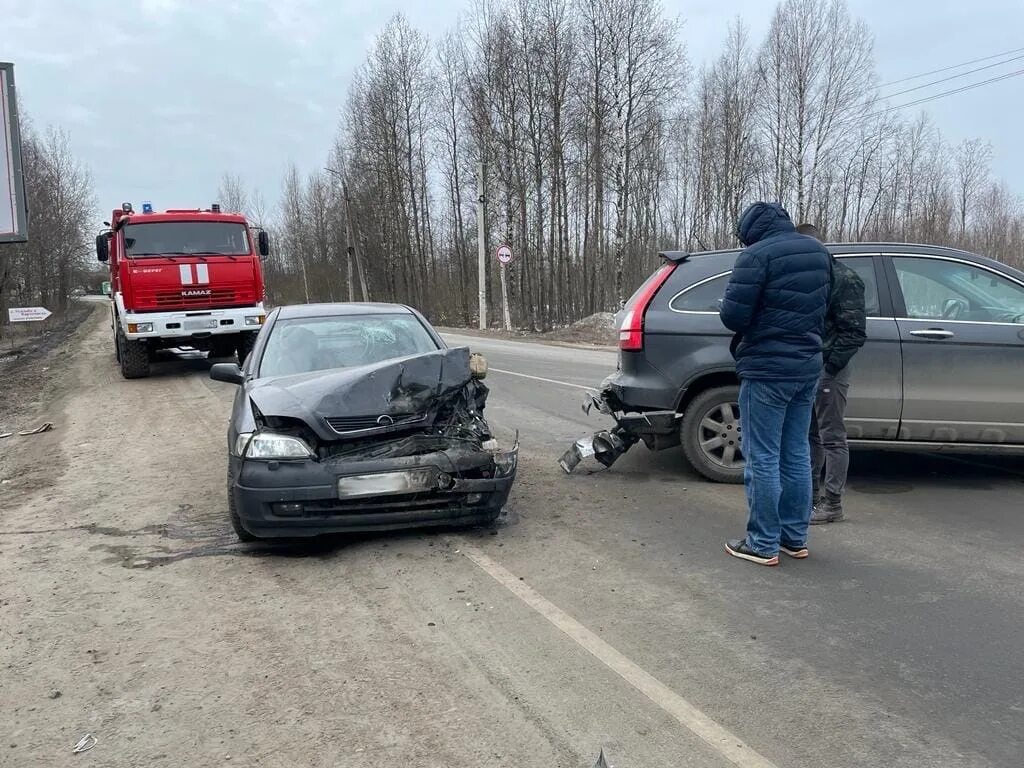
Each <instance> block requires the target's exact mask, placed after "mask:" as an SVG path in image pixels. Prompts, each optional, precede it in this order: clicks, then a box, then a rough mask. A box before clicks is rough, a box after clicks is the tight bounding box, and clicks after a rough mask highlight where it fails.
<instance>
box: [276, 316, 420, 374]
mask: <svg viewBox="0 0 1024 768" xmlns="http://www.w3.org/2000/svg"><path fill="white" fill-rule="evenodd" d="M436 349H438V346H437V344H436V343H435V342H434V339H433V338H432V337H431V335H430V334H429V333H428V332H427V329H426V328H424V327H423V324H422V323H421V322H420V321H419V319H418V318H416V317H415V316H414V315H405V314H393V315H391V314H387V315H338V316H335V317H301V318H292V319H289V320H278V321H277V322H276V323H275V324H274V327H273V329H272V330H271V333H270V338H268V339H267V345H266V348H265V349H264V350H263V359H262V361H261V362H260V371H259V375H260V377H265V376H292V375H295V374H300V373H311V372H313V371H324V370H330V369H332V368H353V367H356V366H360V365H370V364H373V363H381V362H384V361H385V360H392V359H394V358H398V357H407V356H409V355H419V354H423V353H425V352H433V351H434V350H436Z"/></svg>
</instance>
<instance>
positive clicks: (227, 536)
mask: <svg viewBox="0 0 1024 768" xmlns="http://www.w3.org/2000/svg"><path fill="white" fill-rule="evenodd" d="M226 518H227V515H226V514H224V513H221V512H217V513H214V514H202V513H196V511H195V509H194V507H193V506H192V505H191V504H179V505H178V508H177V509H176V510H175V511H174V512H173V513H172V515H171V519H169V520H167V521H166V522H163V523H156V524H153V525H144V526H142V527H141V528H117V527H114V526H104V525H95V524H90V525H83V526H79V530H82V531H84V532H85V533H88V534H91V535H96V536H109V537H112V538H119V539H130V538H137V537H147V538H151V537H154V536H156V537H159V538H160V539H164V540H169V541H171V542H186V543H188V542H191V543H192V544H193V545H192V546H187V547H185V548H184V549H182V548H179V547H175V546H168V545H156V544H144V543H141V542H140V543H138V544H106V543H104V544H96V545H94V546H92V547H90V548H89V549H90V551H94V552H95V551H100V552H108V553H110V557H108V558H106V559H105V560H104V562H106V563H108V564H111V565H120V566H121V567H122V568H131V569H139V568H142V569H148V568H156V567H157V566H161V565H169V564H171V563H177V562H180V561H182V560H191V559H193V558H197V557H235V556H245V557H261V556H266V555H268V554H272V553H273V549H271V548H267V547H266V546H265V545H249V544H242V543H241V542H240V541H238V539H237V538H235V535H234V533H233V532H232V531H231V529H230V528H229V527H228V525H227V523H226Z"/></svg>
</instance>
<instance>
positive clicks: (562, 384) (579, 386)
mask: <svg viewBox="0 0 1024 768" xmlns="http://www.w3.org/2000/svg"><path fill="white" fill-rule="evenodd" d="M487 370H489V371H494V372H495V373H504V374H506V375H508V376H520V377H522V378H524V379H532V380H533V381H543V382H545V383H546V384H557V385H558V386H560V387H572V388H573V389H589V390H594V389H596V387H584V386H583V385H582V384H570V383H569V382H568V381H558V380H557V379H545V378H544V377H543V376H531V375H530V374H528V373H517V372H516V371H504V370H502V369H501V368H490V367H488V369H487Z"/></svg>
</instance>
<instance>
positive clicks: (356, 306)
mask: <svg viewBox="0 0 1024 768" xmlns="http://www.w3.org/2000/svg"><path fill="white" fill-rule="evenodd" d="M412 313H413V312H412V310H411V309H409V307H407V306H405V305H404V304H385V303H382V302H347V301H345V302H341V301H339V302H334V303H329V304H328V303H324V304H289V305H286V306H283V307H278V308H277V316H278V318H280V319H281V320H290V319H292V318H298V317H340V316H344V315H395V314H402V315H411V314H412Z"/></svg>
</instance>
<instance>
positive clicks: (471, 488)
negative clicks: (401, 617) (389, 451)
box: [228, 447, 518, 538]
mask: <svg viewBox="0 0 1024 768" xmlns="http://www.w3.org/2000/svg"><path fill="white" fill-rule="evenodd" d="M513 452H514V461H513V463H512V465H511V468H510V470H509V471H507V473H506V474H504V475H500V476H499V475H498V471H497V467H496V465H495V461H494V457H493V455H492V454H490V453H488V452H486V451H483V450H478V449H470V448H462V447H459V448H457V449H452V450H448V451H437V452H433V453H427V454H421V455H417V456H404V457H399V458H387V459H381V460H368V461H352V460H351V459H336V460H332V459H326V460H323V461H314V460H308V461H280V462H274V461H253V460H246V461H244V462H243V461H242V460H241V459H238V458H235V457H232V458H231V461H232V462H235V463H236V464H237V466H236V467H235V470H236V471H235V472H233V473H232V476H233V477H235V478H236V480H235V481H234V483H233V485H232V487H231V488H229V491H228V492H229V493H231V494H232V495H233V497H234V502H235V510H236V512H237V514H238V517H239V520H240V522H241V523H242V526H243V527H244V528H245V529H246V530H248V531H249V532H250V533H252V534H253V535H254V536H258V537H261V538H274V537H289V538H290V537H303V536H318V535H321V534H327V533H354V532H360V531H386V530H396V529H403V528H419V527H429V526H451V525H460V526H461V525H479V524H485V523H489V522H491V521H493V520H494V519H496V518H497V517H498V515H499V514H500V512H501V510H502V508H503V507H504V506H505V503H506V502H507V501H508V496H509V492H510V491H511V489H512V483H513V482H514V480H515V475H516V468H517V467H516V464H517V461H518V449H513ZM507 469H508V468H507ZM374 476H379V477H380V478H381V480H382V482H380V483H379V485H377V486H376V487H377V488H379V489H380V490H379V491H377V492H374V491H373V489H374V487H375V486H374V484H373V483H372V478H373V477H374ZM396 477H400V478H403V480H402V481H401V482H394V478H396ZM409 478H412V480H411V481H410V480H409ZM368 479H369V480H368ZM367 489H369V490H367Z"/></svg>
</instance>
